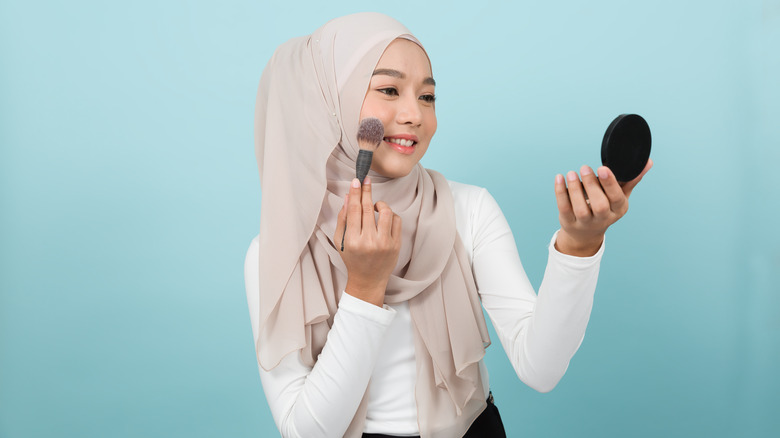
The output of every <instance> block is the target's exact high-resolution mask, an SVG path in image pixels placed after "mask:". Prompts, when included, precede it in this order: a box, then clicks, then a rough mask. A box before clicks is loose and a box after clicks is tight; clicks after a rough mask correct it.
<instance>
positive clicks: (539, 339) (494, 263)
mask: <svg viewBox="0 0 780 438" xmlns="http://www.w3.org/2000/svg"><path fill="white" fill-rule="evenodd" d="M473 203H474V205H473V207H472V208H471V211H472V214H471V218H470V222H471V233H472V234H471V235H472V237H473V242H472V243H473V256H472V269H473V271H474V277H475V280H476V282H477V287H478V289H479V293H480V296H481V299H482V305H483V306H484V307H485V309H486V310H487V313H488V315H489V316H490V319H491V320H492V322H493V327H494V328H495V329H496V333H497V334H498V337H499V340H500V341H501V344H502V346H503V347H504V350H505V351H506V353H507V356H508V357H509V359H510V361H511V362H512V366H513V367H514V369H515V372H516V373H517V375H518V377H519V378H520V379H521V380H522V381H523V382H524V383H526V384H527V385H528V386H530V387H532V388H534V389H536V390H537V391H540V392H548V391H550V390H552V389H553V388H554V387H555V385H556V384H557V383H558V381H560V379H561V377H563V374H564V373H565V372H566V368H567V367H568V365H569V361H570V360H571V357H572V356H573V355H574V353H575V352H576V351H577V348H579V345H580V343H581V341H582V339H583V336H584V334H585V328H586V326H587V323H588V319H589V317H590V311H591V308H592V304H593V294H594V292H595V289H596V280H597V278H598V272H599V263H600V260H601V254H602V252H603V245H602V246H601V247H600V249H598V250H597V252H596V254H595V255H593V256H592V257H585V258H580V257H573V256H568V255H565V254H562V253H560V252H558V251H557V250H556V249H555V248H554V246H553V244H552V242H551V244H550V248H549V257H548V262H547V269H546V271H545V275H544V280H543V281H542V284H541V287H540V289H539V295H538V296H537V295H536V293H535V292H534V290H533V287H532V286H531V283H530V282H529V281H528V277H527V276H526V274H525V271H524V270H523V266H522V264H521V262H520V257H519V256H518V253H517V247H516V244H515V240H514V237H513V236H512V231H511V229H510V228H509V224H508V223H507V222H506V219H505V218H504V215H503V214H502V213H501V209H500V208H499V207H498V204H497V203H496V201H495V200H494V199H493V197H492V196H490V194H489V193H488V192H487V191H486V190H484V189H481V193H480V194H479V195H478V196H476V198H475V201H473ZM556 236H557V233H556ZM556 236H554V237H553V242H555V238H556Z"/></svg>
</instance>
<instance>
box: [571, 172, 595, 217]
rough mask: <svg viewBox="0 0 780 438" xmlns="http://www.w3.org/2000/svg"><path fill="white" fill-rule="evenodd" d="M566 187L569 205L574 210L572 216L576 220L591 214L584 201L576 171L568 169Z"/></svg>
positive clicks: (583, 193) (583, 192)
mask: <svg viewBox="0 0 780 438" xmlns="http://www.w3.org/2000/svg"><path fill="white" fill-rule="evenodd" d="M566 179H567V180H568V181H567V182H566V184H567V186H568V187H567V188H568V190H569V200H570V201H571V207H572V209H573V210H574V216H575V217H576V218H577V220H580V219H586V218H588V217H590V216H591V211H590V207H589V206H588V203H587V202H585V191H584V190H583V189H582V183H580V179H579V177H578V176H577V172H574V171H573V170H570V171H569V173H567V174H566Z"/></svg>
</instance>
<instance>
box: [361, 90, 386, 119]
mask: <svg viewBox="0 0 780 438" xmlns="http://www.w3.org/2000/svg"><path fill="white" fill-rule="evenodd" d="M366 117H376V118H377V119H379V120H381V121H382V124H383V125H385V126H387V123H388V109H387V105H385V104H383V102H382V101H379V100H377V99H375V98H373V97H371V96H370V95H369V96H366V98H365V99H364V100H363V106H362V107H361V108H360V120H363V119H365V118H366Z"/></svg>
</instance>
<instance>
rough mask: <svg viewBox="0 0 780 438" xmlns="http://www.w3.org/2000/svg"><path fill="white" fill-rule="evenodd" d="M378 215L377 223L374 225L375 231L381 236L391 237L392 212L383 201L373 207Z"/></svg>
mask: <svg viewBox="0 0 780 438" xmlns="http://www.w3.org/2000/svg"><path fill="white" fill-rule="evenodd" d="M374 209H375V210H376V211H377V212H378V213H379V221H377V224H376V230H377V232H378V233H379V234H381V235H387V236H391V235H392V232H393V214H394V213H393V210H391V209H390V206H389V205H387V203H386V202H384V201H379V202H377V203H376V205H375V206H374Z"/></svg>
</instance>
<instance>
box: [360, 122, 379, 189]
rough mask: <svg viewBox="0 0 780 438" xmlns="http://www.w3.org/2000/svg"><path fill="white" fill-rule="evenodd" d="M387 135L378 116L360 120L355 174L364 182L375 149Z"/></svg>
mask: <svg viewBox="0 0 780 438" xmlns="http://www.w3.org/2000/svg"><path fill="white" fill-rule="evenodd" d="M384 135H385V127H384V126H383V125H382V122H381V121H380V120H379V119H377V118H376V117H368V118H365V119H363V120H361V121H360V128H358V133H357V140H358V145H359V146H360V152H358V157H357V161H356V163H355V176H357V179H358V180H359V181H360V183H361V184H362V183H363V180H365V179H366V175H368V170H369V169H370V168H371V159H372V158H373V156H374V150H375V149H376V147H377V146H379V143H380V142H381V141H382V137H384Z"/></svg>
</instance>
